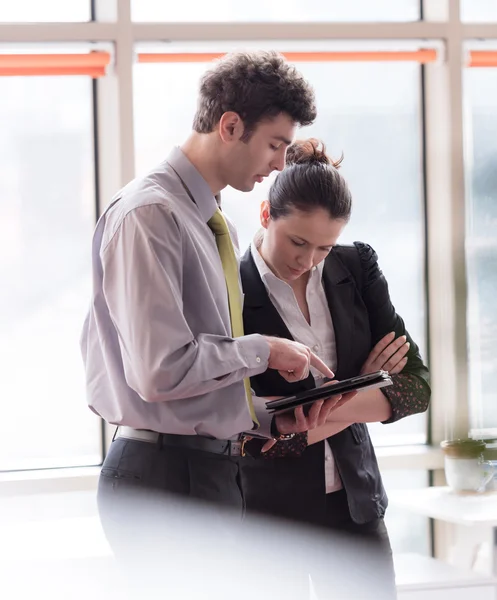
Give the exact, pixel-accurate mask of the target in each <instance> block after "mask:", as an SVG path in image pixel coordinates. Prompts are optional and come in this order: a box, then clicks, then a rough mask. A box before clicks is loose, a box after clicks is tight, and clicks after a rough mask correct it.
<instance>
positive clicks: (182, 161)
mask: <svg viewBox="0 0 497 600" xmlns="http://www.w3.org/2000/svg"><path fill="white" fill-rule="evenodd" d="M166 160H167V162H168V163H169V165H170V166H171V167H172V168H173V170H174V171H175V172H176V174H177V175H178V177H179V178H180V179H181V181H182V183H183V184H184V186H185V187H186V188H187V191H188V192H189V193H190V194H191V196H192V198H193V200H194V201H195V204H196V205H197V207H198V209H199V211H200V214H201V215H202V218H203V220H204V221H205V222H206V223H207V221H208V220H209V219H210V218H211V217H212V215H213V214H214V213H215V212H216V210H217V208H218V204H217V202H216V199H215V198H214V195H213V194H212V191H211V189H210V187H209V185H208V183H207V181H205V179H204V178H203V177H202V175H201V174H200V173H199V172H198V171H197V169H196V168H195V166H194V165H193V164H192V163H191V162H190V161H189V160H188V158H187V157H186V156H185V154H184V153H183V152H182V150H181V149H180V148H179V147H178V146H176V147H175V148H173V150H172V151H171V153H170V154H169V156H168V157H167V159H166Z"/></svg>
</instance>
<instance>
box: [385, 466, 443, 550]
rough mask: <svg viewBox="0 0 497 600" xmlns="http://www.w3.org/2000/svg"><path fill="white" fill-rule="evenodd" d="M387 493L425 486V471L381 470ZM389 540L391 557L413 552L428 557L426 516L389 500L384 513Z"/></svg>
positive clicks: (429, 544)
mask: <svg viewBox="0 0 497 600" xmlns="http://www.w3.org/2000/svg"><path fill="white" fill-rule="evenodd" d="M381 476H382V479H383V485H384V486H385V489H386V491H387V495H389V494H391V495H392V497H393V496H394V493H395V492H396V491H397V490H399V491H400V490H412V489H419V488H424V487H428V485H429V473H428V471H421V470H417V469H415V470H413V469H402V470H400V469H399V470H397V469H394V470H392V469H385V470H384V471H382V473H381ZM385 524H386V526H387V528H388V534H389V536H390V543H391V545H392V550H393V553H394V557H395V555H396V554H404V553H411V552H414V553H416V554H423V555H425V556H430V554H431V541H430V521H429V519H428V517H423V516H421V515H415V514H413V513H412V512H409V511H408V510H405V509H403V508H399V507H397V506H396V504H395V501H390V504H389V506H388V508H387V512H386V514H385Z"/></svg>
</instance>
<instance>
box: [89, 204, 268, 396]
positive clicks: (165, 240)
mask: <svg viewBox="0 0 497 600" xmlns="http://www.w3.org/2000/svg"><path fill="white" fill-rule="evenodd" d="M183 257H184V252H183V236H182V232H181V225H180V224H179V223H178V222H177V221H176V218H175V215H174V214H173V213H172V212H171V211H170V210H168V208H167V207H165V206H163V205H160V204H151V205H148V206H141V207H139V208H135V209H134V210H133V211H131V212H130V213H129V214H128V215H127V216H126V218H125V219H124V221H123V223H122V224H121V226H120V228H119V229H118V231H116V233H115V234H114V236H113V238H112V239H111V241H110V242H109V244H108V245H107V246H106V247H105V248H103V249H102V250H101V258H102V265H103V271H104V273H103V292H104V294H105V298H106V301H107V305H108V306H109V311H110V316H111V318H112V321H113V323H114V325H115V327H116V330H117V333H118V337H119V344H120V348H121V352H122V356H123V362H124V375H125V377H126V381H127V383H128V385H129V386H130V387H131V388H133V389H134V390H135V391H136V392H137V393H138V394H139V395H140V396H141V398H143V400H145V401H147V402H164V401H169V400H178V399H181V398H192V397H195V396H197V395H201V394H205V393H208V392H211V391H214V390H216V389H219V388H222V387H225V386H228V385H230V384H231V383H233V382H235V381H239V380H241V379H243V378H244V377H250V376H252V375H256V374H258V373H262V372H263V371H264V370H265V369H266V368H267V366H268V359H269V352H270V346H269V343H268V342H267V341H266V340H265V339H264V338H263V337H262V336H260V335H250V336H245V337H242V338H237V339H233V338H230V337H227V336H222V335H213V334H210V333H202V334H200V335H198V336H194V335H193V333H192V331H191V329H190V327H189V325H188V323H187V321H186V319H185V316H184V313H183V298H182V277H183Z"/></svg>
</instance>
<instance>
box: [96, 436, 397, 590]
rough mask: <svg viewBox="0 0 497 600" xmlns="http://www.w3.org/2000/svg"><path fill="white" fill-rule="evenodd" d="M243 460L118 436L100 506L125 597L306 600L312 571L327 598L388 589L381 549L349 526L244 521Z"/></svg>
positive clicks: (107, 465)
mask: <svg viewBox="0 0 497 600" xmlns="http://www.w3.org/2000/svg"><path fill="white" fill-rule="evenodd" d="M242 460H244V459H243V458H234V457H233V458H232V457H228V456H223V455H217V454H212V453H208V452H201V451H197V450H189V449H185V448H177V447H170V446H164V445H161V444H152V443H149V442H141V441H134V440H126V439H123V438H118V439H117V440H116V441H114V442H113V444H112V446H111V448H110V451H109V453H108V455H107V457H106V459H105V462H104V465H103V467H102V472H101V476H100V480H99V487H98V506H99V513H100V518H101V522H102V526H103V528H104V531H105V534H106V536H107V539H108V540H109V542H110V545H111V546H112V549H113V551H114V555H115V556H116V558H117V560H118V563H119V565H120V566H121V568H122V577H123V580H122V581H121V585H120V586H119V588H120V590H122V588H123V585H122V582H123V581H124V588H125V589H126V592H127V596H128V598H130V599H131V598H132V599H133V600H134V599H135V598H143V597H147V595H149V596H150V597H152V594H153V597H155V596H157V595H158V594H159V595H160V596H161V597H164V598H171V599H173V598H174V600H176V599H178V600H181V599H190V598H191V599H192V600H193V599H194V598H200V597H202V598H203V599H210V598H212V599H213V600H214V599H215V600H224V599H225V598H226V600H228V598H229V599H230V600H232V598H233V597H236V598H237V600H240V599H241V600H245V599H247V600H248V599H249V598H251V599H253V597H254V596H257V597H258V598H260V599H266V598H267V599H268V600H269V599H271V600H274V599H275V598H285V599H286V600H307V598H308V591H309V574H310V575H311V578H312V584H313V586H314V588H315V591H316V592H317V594H318V597H319V598H320V599H327V598H330V599H333V600H342V599H344V598H347V599H348V598H350V597H354V598H355V600H359V599H362V598H364V599H367V598H368V599H369V598H371V599H374V600H383V599H384V598H391V596H390V595H382V593H381V591H380V592H379V591H378V589H377V588H376V587H375V586H371V578H370V577H368V573H369V572H370V571H371V569H374V568H375V567H376V561H375V557H374V556H373V555H372V554H371V550H370V548H369V546H368V543H367V542H366V543H363V542H362V541H361V542H360V543H359V544H357V543H356V541H355V540H353V539H352V537H353V536H350V535H349V532H346V531H345V530H344V531H338V528H337V531H333V532H332V531H330V530H329V529H328V530H327V531H326V534H325V535H324V533H323V528H319V529H317V528H306V527H303V526H302V524H299V523H292V522H288V521H278V520H273V519H267V518H255V517H254V518H250V517H249V518H246V519H245V520H242V519H241V517H242V515H243V513H244V497H245V493H244V490H243V486H242V484H241V479H240V461H242ZM370 560H372V567H371V569H370V568H369V567H370V565H369V561H370ZM351 592H353V595H352V596H351ZM119 597H120V598H122V595H119Z"/></svg>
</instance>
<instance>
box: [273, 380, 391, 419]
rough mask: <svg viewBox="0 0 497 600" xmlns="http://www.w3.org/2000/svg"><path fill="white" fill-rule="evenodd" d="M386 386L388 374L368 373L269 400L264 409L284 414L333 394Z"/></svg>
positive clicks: (388, 383) (389, 383)
mask: <svg viewBox="0 0 497 600" xmlns="http://www.w3.org/2000/svg"><path fill="white" fill-rule="evenodd" d="M326 381H330V379H325V382H326ZM387 385H392V379H391V378H390V375H389V374H388V372H387V371H376V372H375V373H368V374H367V375H358V376H357V377H351V378H350V379H342V381H339V382H338V383H335V384H334V385H322V386H320V387H318V388H312V389H311V390H305V391H304V392H299V393H298V394H295V395H294V396H285V397H284V398H280V399H278V400H269V401H268V402H266V409H267V410H268V412H270V413H279V412H285V411H288V410H293V409H294V408H297V406H305V405H306V404H311V403H312V402H315V401H316V400H321V399H322V398H329V397H330V396H334V395H335V394H347V393H349V392H355V391H360V390H367V389H372V388H382V387H385V386H387Z"/></svg>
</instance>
